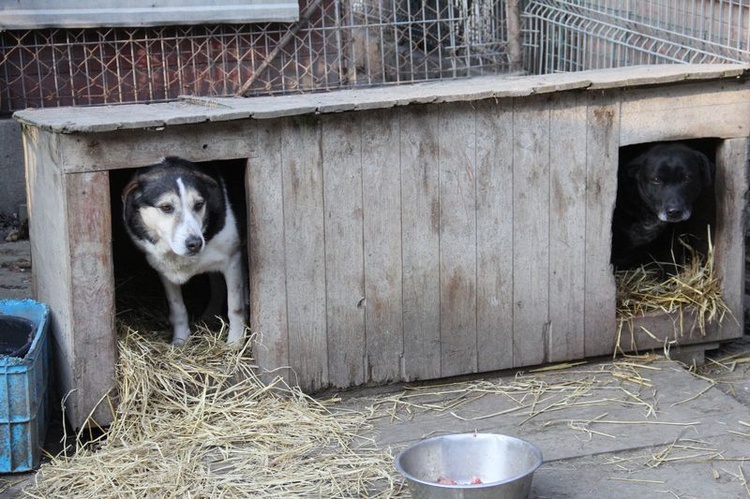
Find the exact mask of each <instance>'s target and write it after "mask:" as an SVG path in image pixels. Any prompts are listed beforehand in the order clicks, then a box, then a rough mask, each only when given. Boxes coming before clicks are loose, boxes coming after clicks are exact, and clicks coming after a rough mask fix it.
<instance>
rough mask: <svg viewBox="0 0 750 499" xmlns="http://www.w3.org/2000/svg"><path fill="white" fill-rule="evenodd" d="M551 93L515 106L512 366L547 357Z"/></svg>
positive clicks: (542, 360) (536, 361) (537, 362)
mask: <svg viewBox="0 0 750 499" xmlns="http://www.w3.org/2000/svg"><path fill="white" fill-rule="evenodd" d="M549 104H550V101H549V99H548V97H546V96H544V97H535V98H530V99H524V100H515V101H514V106H513V151H512V155H513V253H512V255H513V366H514V367H515V366H524V365H532V364H539V363H541V362H544V357H545V348H544V347H545V343H546V342H545V337H546V334H547V328H548V327H549V271H550V268H549V250H550V247H549V223H550V211H549V203H550V201H549V188H550V183H549V168H550V166H549V165H550V150H549V147H550V140H549V137H550V122H549V118H550V117H549Z"/></svg>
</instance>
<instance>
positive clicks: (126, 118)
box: [14, 64, 750, 133]
mask: <svg viewBox="0 0 750 499" xmlns="http://www.w3.org/2000/svg"><path fill="white" fill-rule="evenodd" d="M748 71H750V64H679V65H676V64H675V65H673V64H668V65H647V66H630V67H624V68H612V69H599V70H591V71H580V72H572V73H557V74H548V75H538V76H485V77H476V78H469V79H464V80H452V81H440V82H427V83H417V84H414V85H408V86H402V87H395V88H394V87H383V88H367V89H359V90H341V91H338V92H330V93H314V94H299V95H285V96H267V97H266V96H264V97H252V98H242V97H218V98H216V97H191V96H183V97H181V98H180V99H179V100H176V101H173V102H166V103H157V104H125V105H113V106H95V107H72V108H71V107H58V108H49V109H26V110H23V111H17V112H16V113H15V114H14V118H15V119H16V120H18V121H19V122H20V123H22V124H25V125H31V126H35V127H38V128H40V129H42V130H47V131H51V132H55V133H97V132H110V131H114V130H128V129H130V130H132V129H144V128H150V129H159V128H163V127H166V126H173V125H185V124H194V123H202V122H206V121H230V120H240V119H247V118H254V119H267V118H278V117H283V116H295V115H302V114H325V113H335V112H342V111H355V110H365V109H384V108H389V107H395V106H403V105H408V104H428V103H440V102H451V101H454V102H455V101H461V100H477V99H483V98H488V99H489V98H508V97H525V96H529V95H534V94H545V93H550V92H557V91H564V90H603V89H609V88H627V87H637V86H645V85H654V84H664V83H675V82H680V81H694V80H712V79H728V78H739V77H745V76H746V75H747V74H748Z"/></svg>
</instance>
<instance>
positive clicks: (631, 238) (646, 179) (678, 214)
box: [612, 143, 714, 269]
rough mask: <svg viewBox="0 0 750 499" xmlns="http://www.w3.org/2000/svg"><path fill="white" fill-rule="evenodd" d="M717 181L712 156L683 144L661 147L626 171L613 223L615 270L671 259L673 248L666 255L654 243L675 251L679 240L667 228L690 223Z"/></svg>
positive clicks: (622, 172)
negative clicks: (674, 243)
mask: <svg viewBox="0 0 750 499" xmlns="http://www.w3.org/2000/svg"><path fill="white" fill-rule="evenodd" d="M713 176H714V165H713V163H712V162H711V161H710V160H709V159H708V157H706V155H705V154H703V153H701V152H699V151H697V150H695V149H692V148H690V147H688V146H686V145H685V144H681V143H662V144H657V145H655V146H653V147H651V148H649V149H648V150H647V151H646V152H645V153H643V154H641V155H640V156H637V157H636V158H635V159H633V160H631V161H630V162H628V163H627V164H626V165H625V166H624V168H623V167H621V168H620V171H619V175H618V185H617V202H616V205H615V211H614V214H613V220H612V263H613V264H614V265H615V267H616V268H618V269H624V268H632V267H635V266H638V265H640V264H642V263H645V260H646V259H647V258H648V257H649V256H651V257H654V255H655V254H661V255H668V254H669V252H670V251H671V247H668V248H666V251H664V250H665V248H658V247H656V248H655V247H654V244H657V243H658V244H661V245H662V246H663V245H665V244H666V245H667V246H671V242H672V241H671V240H672V239H674V237H673V236H672V235H671V234H668V233H669V232H672V231H667V229H669V228H672V229H678V228H679V227H680V225H681V224H683V223H684V222H687V221H688V220H690V219H691V217H692V216H693V211H694V203H695V202H696V200H697V199H698V198H699V196H700V195H701V193H703V192H704V190H706V187H708V186H710V185H711V184H712V182H713ZM675 233H677V232H676V231H675ZM665 235H667V236H668V237H667V239H666V240H665V237H664V236H665ZM678 235H679V233H678ZM703 235H705V234H700V235H699V236H700V237H702V236H703ZM660 250H661V251H660Z"/></svg>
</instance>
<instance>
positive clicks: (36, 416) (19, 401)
mask: <svg viewBox="0 0 750 499" xmlns="http://www.w3.org/2000/svg"><path fill="white" fill-rule="evenodd" d="M0 315H10V316H16V317H21V318H24V319H27V320H29V321H31V322H32V323H33V324H34V326H35V328H34V333H33V339H32V342H31V347H30V348H29V350H28V352H27V353H26V355H24V356H23V357H11V356H7V355H1V356H0V473H17V472H22V471H29V470H32V469H34V468H36V467H38V466H39V459H40V458H41V454H42V445H43V444H44V437H45V435H46V433H47V423H48V418H49V407H48V404H49V401H48V396H47V395H48V386H49V376H50V368H51V345H50V339H49V308H48V307H47V306H46V305H44V304H42V303H39V302H36V301H34V300H0ZM2 334H3V331H0V335H2Z"/></svg>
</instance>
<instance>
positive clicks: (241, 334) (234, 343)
mask: <svg viewBox="0 0 750 499" xmlns="http://www.w3.org/2000/svg"><path fill="white" fill-rule="evenodd" d="M244 340H245V328H229V336H228V337H227V345H228V346H230V347H231V348H241V347H242V345H243V344H244V343H245V341H244Z"/></svg>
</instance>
